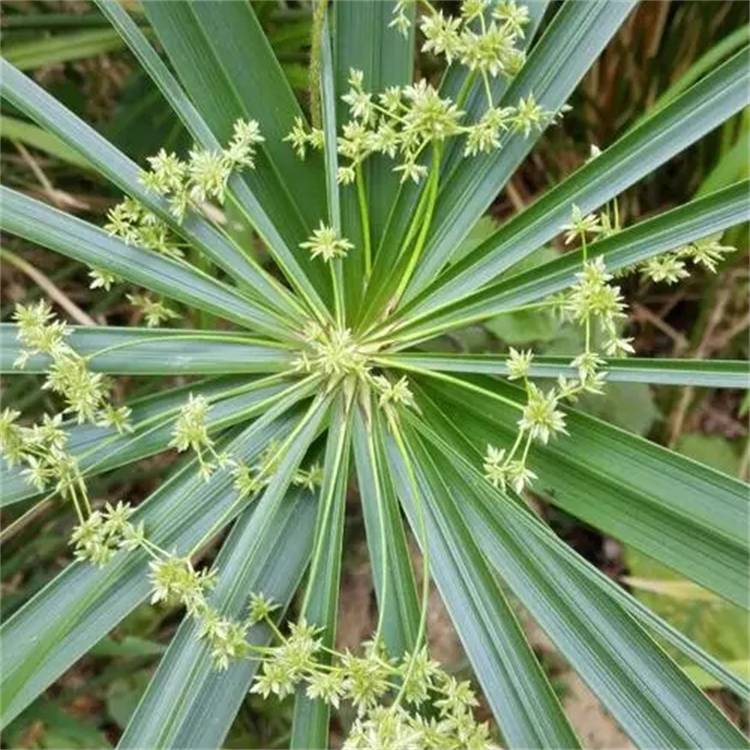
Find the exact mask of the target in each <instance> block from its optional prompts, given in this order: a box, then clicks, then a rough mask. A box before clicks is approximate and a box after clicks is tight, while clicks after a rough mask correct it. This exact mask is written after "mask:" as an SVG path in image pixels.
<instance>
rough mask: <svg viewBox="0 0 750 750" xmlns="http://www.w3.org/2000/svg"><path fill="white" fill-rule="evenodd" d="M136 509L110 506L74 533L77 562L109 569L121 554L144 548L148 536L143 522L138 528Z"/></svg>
mask: <svg viewBox="0 0 750 750" xmlns="http://www.w3.org/2000/svg"><path fill="white" fill-rule="evenodd" d="M133 513H134V509H133V507H132V506H131V505H129V504H126V503H122V502H119V503H117V505H115V506H113V505H111V504H110V503H107V504H106V505H105V506H104V510H95V511H93V512H92V513H90V514H89V515H88V517H87V518H86V519H85V520H84V521H82V522H80V523H79V524H78V526H76V527H75V528H74V529H73V533H72V534H71V536H70V543H71V544H72V545H73V549H74V554H75V558H76V560H88V561H89V562H91V563H93V564H94V565H98V566H100V567H101V566H103V565H106V564H107V563H108V562H109V561H110V560H111V559H112V558H113V557H114V555H115V553H116V552H117V551H118V550H121V549H124V550H132V549H135V548H136V547H139V546H142V545H144V544H145V543H146V542H145V540H146V534H145V529H144V525H143V522H141V523H139V524H134V523H133V522H132V521H131V520H130V517H131V516H132V515H133Z"/></svg>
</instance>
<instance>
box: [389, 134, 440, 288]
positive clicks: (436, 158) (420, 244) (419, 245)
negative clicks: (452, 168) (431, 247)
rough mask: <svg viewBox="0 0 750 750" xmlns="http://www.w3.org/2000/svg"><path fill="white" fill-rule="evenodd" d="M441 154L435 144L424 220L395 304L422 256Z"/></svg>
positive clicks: (436, 192) (437, 179)
mask: <svg viewBox="0 0 750 750" xmlns="http://www.w3.org/2000/svg"><path fill="white" fill-rule="evenodd" d="M441 153H442V150H441V148H440V144H438V143H436V144H435V145H434V146H433V150H432V168H431V172H430V183H429V185H428V186H427V189H426V192H427V194H428V197H427V203H426V208H425V216H424V219H423V220H422V227H421V229H420V232H419V235H418V237H417V241H416V243H415V245H414V249H413V250H412V253H411V256H410V258H409V262H408V264H407V266H406V270H405V271H404V274H403V276H402V277H401V281H400V283H399V285H398V289H397V290H396V294H395V300H396V302H398V300H399V299H401V295H402V294H403V293H404V291H405V290H406V287H407V285H408V283H409V281H410V280H411V276H412V274H413V273H414V269H415V268H416V266H417V262H418V261H419V258H420V256H421V254H422V250H423V249H424V245H425V242H426V240H427V233H428V231H429V229H430V225H431V224H432V214H433V211H434V210H435V203H436V202H437V196H438V184H439V181H440V157H441Z"/></svg>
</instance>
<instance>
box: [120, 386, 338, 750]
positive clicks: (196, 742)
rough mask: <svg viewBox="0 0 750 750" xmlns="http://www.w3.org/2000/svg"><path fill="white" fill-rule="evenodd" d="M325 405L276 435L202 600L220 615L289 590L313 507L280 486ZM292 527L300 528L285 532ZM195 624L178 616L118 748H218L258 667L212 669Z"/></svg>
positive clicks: (263, 632)
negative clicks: (273, 459)
mask: <svg viewBox="0 0 750 750" xmlns="http://www.w3.org/2000/svg"><path fill="white" fill-rule="evenodd" d="M329 405H330V398H329V397H323V398H318V399H316V400H315V401H314V402H313V403H312V404H311V406H310V408H309V409H308V411H307V413H306V414H305V416H304V417H303V418H302V419H301V420H300V421H299V422H298V423H297V425H296V427H295V429H294V430H293V431H292V432H291V433H289V434H288V435H286V436H284V440H285V442H284V445H285V446H286V447H285V449H284V453H283V455H282V456H281V459H280V461H279V464H278V466H277V468H276V470H275V472H274V473H273V475H272V476H271V481H270V482H269V484H268V485H267V487H266V489H265V490H264V491H263V495H262V497H261V498H260V499H259V500H257V501H256V502H255V507H254V509H251V511H252V516H251V517H250V518H244V519H243V520H242V521H240V522H239V524H238V528H237V529H235V530H233V532H232V534H231V536H230V539H229V540H228V542H231V543H228V545H227V546H226V547H225V549H224V550H223V551H222V555H221V556H220V558H219V560H217V566H223V570H220V572H221V575H220V577H219V584H218V585H217V587H216V590H215V591H214V592H213V594H212V596H211V598H210V599H209V603H210V604H212V605H213V606H214V607H215V608H216V609H218V610H219V612H220V613H222V614H223V615H226V616H230V617H232V618H237V617H238V616H239V615H240V613H241V612H243V610H244V608H245V606H246V605H247V602H248V600H249V597H250V593H251V592H252V591H253V590H258V591H262V592H263V593H265V594H267V595H271V596H273V595H276V596H278V598H279V601H280V602H282V603H284V604H287V603H288V602H289V600H290V599H291V596H292V594H293V593H294V591H295V589H296V588H297V583H298V581H299V578H300V576H301V574H302V571H303V570H304V566H305V563H306V562H307V559H308V554H309V545H310V541H311V535H310V529H309V527H310V526H311V524H310V523H305V521H306V519H308V518H309V520H310V521H311V520H312V515H311V512H312V510H313V509H314V505H313V503H311V502H310V500H311V499H310V497H309V495H308V493H306V492H301V491H297V493H298V494H297V495H296V497H297V498H298V501H299V502H298V504H297V505H296V510H297V512H296V514H295V513H294V510H295V503H294V499H293V498H294V497H295V494H294V492H292V493H291V495H292V497H291V498H289V497H288V496H287V490H288V489H289V486H290V484H291V482H292V477H293V476H294V472H295V471H296V469H297V467H298V466H299V465H300V462H301V461H302V459H303V458H304V456H305V453H306V452H307V450H308V448H309V447H310V444H311V442H312V441H313V439H314V438H315V436H316V435H317V433H318V432H319V431H320V429H321V427H322V426H323V422H324V419H325V417H326V415H327V413H328V410H329ZM305 505H307V506H308V507H307V510H305ZM290 506H291V507H290ZM308 514H310V515H308ZM226 520H229V519H226ZM297 526H302V527H303V528H301V529H300V528H298V529H297V530H296V531H294V532H292V529H293V528H294V527H297ZM304 527H308V528H307V529H305V528H304ZM286 542H289V543H291V544H295V543H296V546H295V547H294V548H289V550H288V552H287V555H285V556H284V558H285V559H284V560H283V561H281V560H279V559H278V553H279V552H280V550H281V549H283V548H284V545H285V543H286ZM261 586H268V590H266V589H262V588H260V587H261ZM197 629H198V626H197V625H196V623H194V622H192V621H190V620H187V619H186V620H184V621H183V623H182V625H181V627H180V630H179V631H178V634H177V637H176V639H175V641H174V642H173V643H172V644H171V646H170V648H169V650H168V651H167V653H166V654H165V656H164V658H163V659H162V661H161V663H160V665H159V669H158V670H157V672H156V674H155V675H154V679H153V680H152V682H151V684H150V685H149V688H148V690H147V691H146V695H145V696H144V698H143V700H142V701H141V703H140V704H139V706H138V709H137V711H136V713H135V715H134V716H133V718H132V720H131V722H130V724H129V725H128V727H127V729H126V731H125V734H124V735H123V737H122V738H121V740H120V744H121V747H133V748H142V747H160V748H161V747H174V748H185V747H195V748H202V747H221V745H222V742H223V740H224V737H225V735H226V733H227V731H228V730H229V727H230V726H231V723H232V720H233V719H234V716H235V714H236V713H237V710H238V709H239V707H240V704H241V703H242V700H243V697H244V693H245V690H246V689H247V687H248V686H249V684H250V681H251V680H252V677H253V675H254V673H255V670H256V669H257V666H258V665H257V662H256V661H250V662H249V663H245V662H241V663H238V664H233V665H232V666H230V668H229V669H227V670H226V671H225V672H217V671H215V670H214V669H213V668H212V663H211V658H210V652H209V649H208V647H207V645H206V643H205V642H203V641H201V640H199V639H198V638H197V637H196V634H197ZM269 636H270V633H269V632H268V630H267V629H266V628H265V627H263V626H262V627H259V628H254V629H253V630H252V631H251V640H252V642H254V643H256V644H260V643H265V642H267V641H268V640H269ZM165 716H166V717H168V718H167V720H166V721H165V720H164V718H165Z"/></svg>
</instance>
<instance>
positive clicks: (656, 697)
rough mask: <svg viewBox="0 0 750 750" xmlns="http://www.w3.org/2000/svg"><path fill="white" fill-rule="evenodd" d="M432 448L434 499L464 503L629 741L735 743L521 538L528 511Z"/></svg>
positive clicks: (669, 673) (544, 553) (544, 554)
mask: <svg viewBox="0 0 750 750" xmlns="http://www.w3.org/2000/svg"><path fill="white" fill-rule="evenodd" d="M432 445H433V447H434V448H437V447H439V449H440V450H441V452H442V460H441V461H439V462H438V461H435V459H432V461H431V462H430V465H431V469H432V471H434V472H436V473H437V474H439V475H440V477H441V478H442V481H443V482H445V492H444V494H443V501H444V502H445V503H446V504H448V503H450V504H453V505H455V503H456V498H458V497H461V498H462V499H463V501H464V503H466V504H467V507H466V509H465V516H466V518H467V522H468V524H469V527H470V529H471V531H472V533H473V534H474V537H475V538H476V539H477V541H478V543H479V544H480V545H481V547H482V549H483V550H484V551H485V553H486V554H487V555H488V557H489V559H490V560H491V561H492V563H493V565H494V567H495V569H496V570H497V571H498V573H499V574H500V575H501V576H502V577H503V579H504V580H505V581H506V583H507V584H508V585H509V586H510V587H511V589H512V590H513V592H514V593H515V595H516V596H517V597H518V598H519V599H520V600H521V601H522V602H523V604H524V605H525V606H526V607H527V608H528V609H529V611H530V612H531V614H532V616H533V617H534V619H535V620H536V621H537V622H538V623H539V624H540V625H541V626H542V627H543V628H544V630H545V631H546V632H547V634H548V635H549V636H550V638H551V639H552V640H553V642H554V643H555V645H556V646H557V648H558V649H559V650H560V651H561V653H562V654H563V655H564V656H565V657H566V658H567V659H568V660H569V662H570V663H571V666H573V668H574V669H576V671H578V672H579V674H580V675H581V676H582V677H583V679H584V680H585V681H586V682H587V683H588V685H589V687H591V689H592V690H593V691H594V693H595V695H596V696H597V697H598V698H599V700H601V701H602V703H603V704H604V705H605V706H606V708H607V709H608V711H610V712H611V713H612V714H613V715H614V716H615V717H616V718H617V720H618V721H619V723H620V724H621V725H622V727H623V729H624V730H625V731H626V732H627V733H628V734H629V735H630V736H631V737H632V738H633V740H634V741H635V742H636V743H637V744H638V745H640V746H643V747H674V748H684V747H695V748H704V747H727V748H730V747H737V748H740V747H744V746H745V740H744V738H743V737H742V735H741V734H740V732H739V731H738V730H737V729H736V728H735V727H734V726H733V725H732V724H731V723H730V722H729V721H728V720H727V719H726V718H725V717H724V716H723V715H722V714H721V712H720V711H719V710H718V709H717V708H716V706H715V705H714V704H713V703H712V702H711V701H710V700H708V698H706V697H705V696H704V695H703V694H702V693H701V692H700V690H698V689H697V688H696V687H695V686H694V685H693V684H692V683H691V682H690V680H689V679H688V678H687V677H686V675H685V674H684V673H683V672H682V670H680V669H679V667H677V665H676V664H674V662H672V661H671V660H670V659H669V658H668V657H667V656H666V655H665V654H664V652H663V651H661V650H660V649H659V648H658V646H657V645H656V644H655V643H654V642H653V641H652V640H651V639H650V638H649V636H648V635H647V634H646V633H645V631H643V630H642V629H641V628H640V627H639V626H638V625H637V624H636V623H635V622H634V621H633V620H632V619H631V618H630V616H629V615H628V614H626V613H625V612H624V611H623V610H622V609H621V608H620V606H619V604H618V603H617V602H615V601H613V600H612V599H611V598H610V597H609V596H607V595H606V594H605V593H604V592H603V591H602V590H601V589H600V588H598V587H592V586H590V585H588V582H587V581H586V579H585V578H584V577H582V576H581V575H580V573H579V571H578V570H577V569H576V567H575V566H574V565H572V564H571V563H570V562H568V561H567V560H566V559H565V557H564V556H563V555H561V554H559V553H558V554H554V552H553V548H552V545H551V544H548V545H542V544H540V543H539V542H538V541H537V539H536V538H535V537H534V536H532V535H530V534H528V533H527V529H526V528H525V526H528V524H522V523H521V519H528V518H530V516H529V514H527V513H525V512H524V511H523V510H522V509H521V508H520V507H519V506H518V505H516V504H515V503H514V502H513V501H512V500H511V499H510V498H506V497H503V496H502V494H501V493H499V492H497V491H493V489H492V488H491V486H490V485H489V483H487V482H486V481H483V478H482V477H481V475H480V474H479V472H477V471H476V470H475V469H473V468H472V467H470V466H469V465H467V464H466V463H465V461H463V460H462V459H461V458H460V457H459V456H458V454H456V453H455V452H453V451H448V452H445V445H444V443H442V442H441V443H440V444H439V446H438V444H436V443H433V444H432ZM425 460H426V459H425ZM438 463H439V465H440V469H438V468H437V464H438ZM536 523H538V522H536ZM557 544H558V546H562V545H561V543H560V542H559V541H558V542H557Z"/></svg>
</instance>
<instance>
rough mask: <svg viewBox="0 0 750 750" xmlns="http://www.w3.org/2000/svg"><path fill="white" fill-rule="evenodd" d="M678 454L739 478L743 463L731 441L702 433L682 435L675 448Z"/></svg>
mask: <svg viewBox="0 0 750 750" xmlns="http://www.w3.org/2000/svg"><path fill="white" fill-rule="evenodd" d="M674 448H675V450H676V451H677V452H678V453H682V455H683V456H688V457H689V458H692V459H694V460H695V461H700V462H701V463H702V464H707V465H708V466H712V467H713V468H714V469H717V470H718V471H721V472H723V473H724V474H729V475H730V476H737V474H738V473H739V470H740V464H741V463H742V461H741V459H740V456H739V455H738V453H737V451H735V450H734V448H733V447H732V443H731V441H730V440H728V439H727V438H725V437H724V436H723V435H703V434H701V433H697V432H694V433H686V434H683V435H680V438H679V440H678V441H677V443H676V444H675V446H674Z"/></svg>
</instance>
